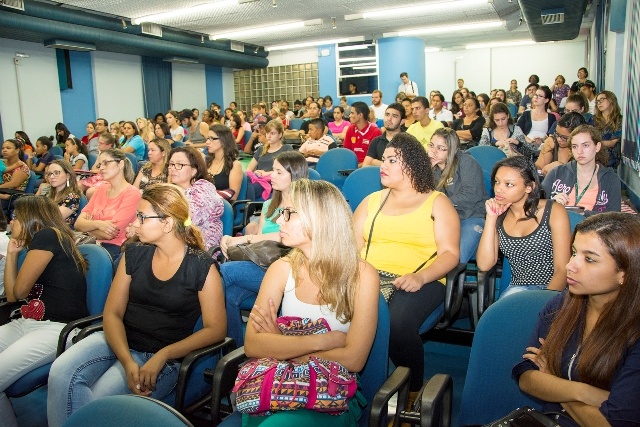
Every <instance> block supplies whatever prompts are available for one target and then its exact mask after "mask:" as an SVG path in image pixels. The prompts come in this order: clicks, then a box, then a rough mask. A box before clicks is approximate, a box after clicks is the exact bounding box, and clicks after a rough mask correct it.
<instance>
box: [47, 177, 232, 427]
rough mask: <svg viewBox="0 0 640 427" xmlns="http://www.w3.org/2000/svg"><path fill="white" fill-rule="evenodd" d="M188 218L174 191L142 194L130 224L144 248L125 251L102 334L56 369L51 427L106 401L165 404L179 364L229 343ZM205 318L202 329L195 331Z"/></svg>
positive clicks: (212, 278)
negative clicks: (121, 398)
mask: <svg viewBox="0 0 640 427" xmlns="http://www.w3.org/2000/svg"><path fill="white" fill-rule="evenodd" d="M136 191H137V190H136ZM189 212H190V208H189V203H188V202H187V199H186V198H185V196H184V195H183V194H182V191H180V189H179V188H177V187H176V186H174V185H171V184H155V185H151V186H149V187H148V188H147V189H146V191H145V192H144V193H143V195H142V200H140V203H139V204H138V206H137V211H136V212H135V221H134V223H133V227H134V228H135V230H136V235H137V236H138V237H139V239H140V243H135V244H130V245H127V248H126V250H125V252H124V255H123V257H122V261H121V262H120V264H119V265H118V270H117V272H116V275H115V277H114V279H113V283H112V284H111V289H110V291H109V296H108V297H107V303H106V305H105V307H104V314H103V328H104V332H95V333H93V334H91V335H89V336H88V337H86V338H84V339H83V340H81V341H80V342H78V343H76V344H74V345H73V346H72V347H71V348H70V349H69V350H67V351H66V352H65V353H64V354H63V355H62V356H61V357H59V358H58V359H56V361H55V363H54V364H53V366H52V367H51V373H50V374H49V394H48V400H47V415H48V420H49V425H50V426H52V427H59V426H61V425H62V424H64V422H65V420H66V419H67V418H68V417H69V416H70V415H71V414H72V413H73V412H75V411H76V410H78V409H80V408H81V407H82V406H84V405H86V404H87V403H89V402H91V401H93V400H96V399H99V398H101V397H104V396H113V395H118V394H129V393H133V394H137V395H142V396H151V397H153V398H156V399H161V398H163V397H164V396H166V395H167V394H169V392H171V390H173V389H174V388H175V386H176V382H177V380H178V371H179V367H180V359H182V358H183V357H185V356H186V355H187V354H189V353H190V352H191V351H193V350H197V349H199V348H203V347H206V346H208V345H211V344H213V343H216V342H218V341H220V340H222V339H223V338H224V336H225V332H226V319H225V312H224V296H223V293H222V286H221V283H220V275H219V274H218V271H217V269H216V266H215V265H214V264H215V262H214V261H213V259H212V258H211V256H209V254H207V252H205V250H204V244H203V241H202V236H201V234H200V231H199V230H198V228H197V227H195V226H194V225H193V224H192V223H191V218H190V213H189ZM200 317H202V324H203V327H202V329H200V330H198V331H197V332H195V333H194V332H193V329H194V327H195V325H196V322H197V321H198V319H199V318H200ZM160 331H161V332H160Z"/></svg>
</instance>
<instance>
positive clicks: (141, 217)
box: [136, 212, 166, 225]
mask: <svg viewBox="0 0 640 427" xmlns="http://www.w3.org/2000/svg"><path fill="white" fill-rule="evenodd" d="M136 218H138V222H139V223H140V225H142V224H144V221H145V220H146V219H149V218H158V219H165V218H166V217H165V216H160V215H145V214H143V213H142V212H136Z"/></svg>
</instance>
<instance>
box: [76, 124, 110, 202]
mask: <svg viewBox="0 0 640 427" xmlns="http://www.w3.org/2000/svg"><path fill="white" fill-rule="evenodd" d="M115 144H116V139H115V138H114V137H113V135H111V134H110V133H108V132H105V133H103V134H101V135H99V136H98V156H100V153H102V152H103V151H105V150H108V149H110V148H114V146H115ZM89 172H91V173H92V174H93V175H91V176H88V177H86V178H82V179H81V180H80V181H79V182H78V188H80V190H82V191H83V192H84V194H85V196H87V199H90V198H91V196H93V193H95V192H96V190H97V189H98V187H100V186H101V185H104V184H108V182H106V181H103V180H102V175H101V174H100V168H99V167H98V162H97V161H96V162H95V163H94V164H93V166H92V167H91V170H90V171H89Z"/></svg>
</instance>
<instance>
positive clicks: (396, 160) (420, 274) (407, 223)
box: [353, 133, 460, 402]
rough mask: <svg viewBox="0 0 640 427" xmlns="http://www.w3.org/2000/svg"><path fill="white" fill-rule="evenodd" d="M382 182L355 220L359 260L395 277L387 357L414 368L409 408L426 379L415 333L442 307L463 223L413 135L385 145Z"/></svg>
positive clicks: (421, 349)
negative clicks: (437, 187) (446, 282)
mask: <svg viewBox="0 0 640 427" xmlns="http://www.w3.org/2000/svg"><path fill="white" fill-rule="evenodd" d="M380 178H381V182H382V185H383V186H384V187H386V189H384V190H382V191H378V192H375V193H373V194H371V195H370V196H368V197H367V198H366V199H364V200H363V201H362V203H360V206H358V209H356V212H355V214H354V217H353V221H354V227H355V230H356V237H357V239H358V246H359V248H360V255H361V256H362V258H363V259H365V260H367V261H368V262H370V263H371V264H372V265H373V266H374V267H375V268H376V269H378V270H383V271H386V272H389V273H392V274H394V275H397V276H399V277H398V278H397V279H395V281H394V283H393V284H394V285H395V287H396V288H397V291H396V293H395V295H394V297H393V298H392V299H391V301H390V303H389V312H390V315H391V336H390V342H389V356H390V357H391V360H392V361H393V363H394V364H395V365H396V366H407V367H409V368H410V369H411V384H410V392H411V395H410V397H409V401H410V402H412V401H413V400H415V398H416V396H417V392H418V391H419V390H420V387H421V386H422V380H423V374H424V349H423V347H422V339H421V338H420V335H419V333H418V330H419V328H420V325H422V323H423V322H424V321H425V320H426V319H427V317H429V315H430V314H431V313H432V312H433V311H434V310H435V309H436V308H437V307H439V306H440V304H442V302H443V301H444V296H445V286H444V283H445V276H446V274H447V273H448V272H449V271H451V270H452V269H453V268H454V267H455V266H456V265H457V264H458V261H459V259H460V220H459V219H458V214H457V212H456V210H455V208H454V206H453V204H452V203H451V201H449V199H448V198H447V197H446V196H445V195H444V194H442V193H441V192H439V191H435V187H436V183H435V180H434V178H433V173H432V171H431V161H430V160H429V156H428V155H427V152H426V150H425V149H424V148H423V147H422V145H421V144H420V142H418V140H417V139H416V138H415V137H414V136H412V135H409V134H406V133H400V134H398V135H396V136H395V137H394V138H393V140H392V141H391V142H390V143H389V145H387V148H386V149H385V150H384V154H383V156H382V165H381V166H380Z"/></svg>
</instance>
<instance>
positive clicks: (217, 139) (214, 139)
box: [207, 136, 220, 142]
mask: <svg viewBox="0 0 640 427" xmlns="http://www.w3.org/2000/svg"><path fill="white" fill-rule="evenodd" d="M219 140H220V138H219V137H217V136H208V137H207V142H209V141H219Z"/></svg>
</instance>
